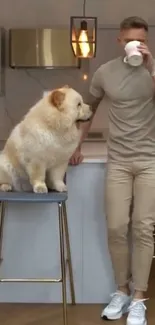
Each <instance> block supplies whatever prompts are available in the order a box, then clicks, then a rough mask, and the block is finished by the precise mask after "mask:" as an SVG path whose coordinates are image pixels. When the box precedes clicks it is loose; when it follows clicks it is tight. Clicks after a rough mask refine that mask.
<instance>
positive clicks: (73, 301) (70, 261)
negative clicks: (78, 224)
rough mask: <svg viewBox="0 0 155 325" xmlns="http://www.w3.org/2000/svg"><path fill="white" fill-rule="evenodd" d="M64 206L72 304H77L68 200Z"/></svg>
mask: <svg viewBox="0 0 155 325" xmlns="http://www.w3.org/2000/svg"><path fill="white" fill-rule="evenodd" d="M62 206H63V217H64V230H65V239H66V250H67V263H68V271H69V281H70V293H71V301H72V305H75V304H76V302H75V289H74V278H73V268H72V258H71V249H70V240H69V230H68V220H67V210H66V202H63V203H62Z"/></svg>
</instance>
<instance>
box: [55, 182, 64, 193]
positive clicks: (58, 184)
mask: <svg viewBox="0 0 155 325" xmlns="http://www.w3.org/2000/svg"><path fill="white" fill-rule="evenodd" d="M54 190H56V191H58V192H67V186H66V185H65V183H64V182H62V181H57V182H55V184H54Z"/></svg>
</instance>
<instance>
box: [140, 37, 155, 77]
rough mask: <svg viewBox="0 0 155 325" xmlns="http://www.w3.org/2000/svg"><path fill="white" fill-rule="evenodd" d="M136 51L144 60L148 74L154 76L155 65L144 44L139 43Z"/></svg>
mask: <svg viewBox="0 0 155 325" xmlns="http://www.w3.org/2000/svg"><path fill="white" fill-rule="evenodd" d="M138 50H139V51H140V52H141V53H142V55H143V58H144V64H145V66H146V69H147V70H148V71H149V72H150V74H151V76H154V75H155V63H154V59H153V56H152V54H151V52H150V50H149V48H148V46H147V45H146V44H143V43H141V44H140V46H138Z"/></svg>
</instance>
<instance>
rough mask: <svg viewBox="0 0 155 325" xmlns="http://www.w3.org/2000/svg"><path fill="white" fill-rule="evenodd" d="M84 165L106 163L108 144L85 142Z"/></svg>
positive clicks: (83, 149) (83, 146) (83, 151)
mask: <svg viewBox="0 0 155 325" xmlns="http://www.w3.org/2000/svg"><path fill="white" fill-rule="evenodd" d="M82 154H83V156H84V160H83V163H106V162H107V144H106V142H84V143H83V145H82Z"/></svg>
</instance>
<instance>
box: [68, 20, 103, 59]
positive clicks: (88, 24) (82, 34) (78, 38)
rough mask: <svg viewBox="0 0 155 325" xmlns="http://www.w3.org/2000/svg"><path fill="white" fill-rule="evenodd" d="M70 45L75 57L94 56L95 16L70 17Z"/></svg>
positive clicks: (95, 39)
mask: <svg viewBox="0 0 155 325" xmlns="http://www.w3.org/2000/svg"><path fill="white" fill-rule="evenodd" d="M70 30H71V46H72V50H73V53H74V55H75V56H76V57H77V58H93V57H95V56H96V41H97V18H96V17H71V21H70Z"/></svg>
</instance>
